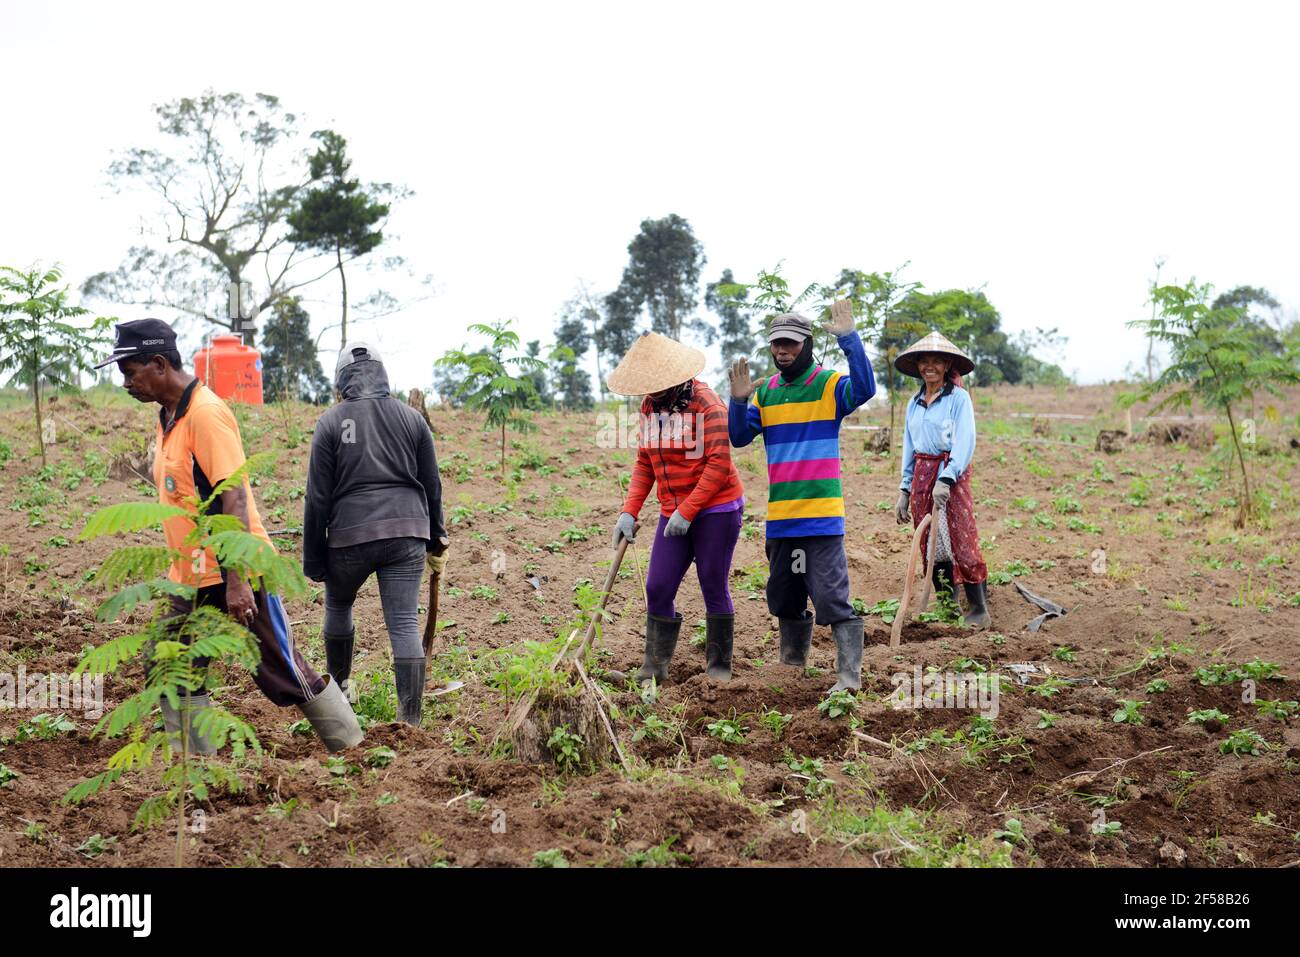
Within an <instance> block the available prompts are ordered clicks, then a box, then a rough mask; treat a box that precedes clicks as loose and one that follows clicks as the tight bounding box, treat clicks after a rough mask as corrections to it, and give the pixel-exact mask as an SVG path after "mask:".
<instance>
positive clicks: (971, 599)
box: [962, 582, 993, 628]
mask: <svg viewBox="0 0 1300 957" xmlns="http://www.w3.org/2000/svg"><path fill="white" fill-rule="evenodd" d="M987 586H988V582H976V583H974V584H972V583H970V582H967V583H966V584H965V585H963V586H962V587H963V589H964V590H965V592H966V606H967V607H966V617H965V618H963V619H962V621H964V622H965V623H966V624H968V625H971V626H972V627H975V628H988V627H989V626H990V625H992V624H993V618H992V616H991V615H989V609H988V590H987Z"/></svg>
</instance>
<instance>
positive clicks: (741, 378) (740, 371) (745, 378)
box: [727, 357, 758, 402]
mask: <svg viewBox="0 0 1300 957" xmlns="http://www.w3.org/2000/svg"><path fill="white" fill-rule="evenodd" d="M727 379H728V380H729V381H730V382H731V397H732V398H733V399H736V400H738V401H740V402H747V401H749V397H750V396H751V395H753V394H754V390H755V389H757V388H758V383H756V382H755V381H754V380H753V379H752V378H750V375H749V360H748V359H746V358H744V357H741V358H739V359H737V360H736V361H735V362H733V363H732V364H731V368H730V369H729V370H728V371H727Z"/></svg>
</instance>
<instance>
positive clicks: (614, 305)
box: [595, 286, 640, 393]
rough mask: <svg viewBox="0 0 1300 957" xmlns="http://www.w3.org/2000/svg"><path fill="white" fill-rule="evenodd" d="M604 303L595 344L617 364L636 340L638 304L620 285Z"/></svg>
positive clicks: (602, 384) (603, 386)
mask: <svg viewBox="0 0 1300 957" xmlns="http://www.w3.org/2000/svg"><path fill="white" fill-rule="evenodd" d="M604 305H605V321H604V322H603V323H602V324H601V326H600V332H599V334H597V335H596V337H595V341H596V346H597V348H599V349H600V351H601V352H603V353H604V354H605V355H607V356H610V357H611V359H612V361H613V363H614V364H615V365H617V364H618V362H619V360H621V359H622V358H623V356H625V355H627V350H629V349H631V348H632V343H633V342H635V341H636V336H637V332H636V320H637V314H638V313H639V312H640V306H639V305H638V304H637V303H636V302H635V301H634V300H633V299H632V297H631V296H630V295H629V294H628V292H627V290H626V289H624V288H623V287H622V286H619V287H618V288H617V289H615V290H614V291H613V292H611V293H609V294H608V295H607V296H605V302H604ZM604 391H605V384H604V383H603V382H602V383H601V392H602V393H603V392H604Z"/></svg>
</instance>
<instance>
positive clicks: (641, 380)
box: [606, 332, 707, 395]
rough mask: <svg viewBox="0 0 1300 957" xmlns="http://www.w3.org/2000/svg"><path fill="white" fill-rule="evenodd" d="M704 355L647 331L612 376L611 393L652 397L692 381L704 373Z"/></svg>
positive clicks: (609, 381)
mask: <svg viewBox="0 0 1300 957" xmlns="http://www.w3.org/2000/svg"><path fill="white" fill-rule="evenodd" d="M706 361H707V360H706V359H705V357H704V353H703V352H701V351H700V350H699V349H692V348H691V347H690V346H686V345H682V344H681V343H680V342H678V341H677V340H676V339H669V338H668V337H667V336H661V335H659V333H657V332H643V333H641V335H640V336H638V337H637V340H636V342H634V343H632V348H631V349H628V350H627V355H625V356H624V357H623V361H622V362H620V363H619V364H618V368H617V369H615V370H614V371H613V372H611V373H610V374H609V379H608V380H606V383H607V384H608V386H609V391H611V392H613V393H616V394H617V395H650V394H652V393H654V392H662V391H663V390H664V389H671V388H672V387H673V386H675V385H681V384H682V383H683V382H690V381H691V380H692V379H694V378H695V377H696V376H697V375H699V374H700V373H701V372H703V371H704V366H705V363H706Z"/></svg>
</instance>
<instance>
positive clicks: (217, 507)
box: [100, 319, 362, 754]
mask: <svg viewBox="0 0 1300 957" xmlns="http://www.w3.org/2000/svg"><path fill="white" fill-rule="evenodd" d="M116 333H117V336H116V342H115V348H114V350H113V355H112V356H110V357H109V358H108V359H107V360H105V361H104V362H102V363H100V365H101V366H104V365H108V364H109V363H112V362H116V363H117V367H118V369H119V370H120V371H121V373H122V379H123V385H124V386H125V388H126V391H127V392H128V393H129V394H130V396H131V397H132V398H133V399H135V400H136V401H137V402H157V403H158V404H159V405H160V406H162V408H161V410H160V411H159V413H158V428H157V445H156V448H157V452H156V456H155V459H154V483H155V484H156V485H157V486H158V500H159V501H160V502H162V503H163V504H164V505H175V506H178V507H181V508H185V509H188V510H189V511H191V512H193V511H195V506H194V502H193V499H194V498H195V497H196V496H197V497H198V498H199V499H200V500H202V499H206V498H208V497H210V496H211V495H212V492H213V490H214V489H215V488H216V487H217V486H218V485H220V484H221V483H222V482H223V481H225V480H226V479H227V478H229V477H230V476H231V475H233V474H234V473H235V471H236V470H237V469H239V468H240V467H241V466H242V465H243V464H244V444H243V441H242V439H241V438H240V435H239V424H238V423H237V422H236V421H235V417H234V415H232V414H231V412H230V409H229V408H227V407H226V404H225V403H224V402H222V401H221V399H220V398H218V397H217V396H216V395H215V394H214V393H213V392H211V391H210V390H209V389H208V388H207V387H206V386H205V385H203V383H201V382H200V381H199V380H198V379H197V378H196V377H195V376H194V375H192V374H191V373H189V372H186V371H185V368H184V366H183V365H182V364H181V356H180V353H179V352H178V351H177V349H176V333H175V332H174V331H173V330H172V328H171V326H169V325H168V324H167V323H165V322H163V321H162V320H160V319H139V320H135V321H132V322H123V323H118V325H117V327H116ZM213 510H214V511H216V512H220V513H221V514H225V515H234V516H236V517H237V518H239V519H240V521H242V522H243V524H244V527H245V528H246V529H247V530H248V531H249V532H251V533H252V534H254V535H256V536H257V537H258V538H261V539H263V540H264V541H265V542H266V543H267V544H268V545H269V544H271V539H270V538H269V537H268V536H267V534H266V529H265V528H264V527H263V526H262V520H261V517H260V516H259V515H258V513H257V504H256V503H255V502H254V501H253V492H252V488H251V487H250V486H249V482H248V479H247V478H245V479H244V481H243V482H242V483H240V484H239V485H237V486H235V487H234V488H231V489H227V490H226V491H224V492H222V493H221V496H220V498H219V499H218V500H217V501H216V502H214V503H213ZM193 528H194V523H193V522H192V521H191V520H189V519H187V518H182V517H179V516H178V517H176V518H172V519H169V520H168V521H167V522H166V523H164V526H163V534H164V536H165V537H166V539H167V545H168V547H169V548H173V549H179V548H181V547H182V546H183V543H184V541H185V538H186V536H187V535H188V534H189V533H190V532H191V531H192V530H193ZM168 577H169V578H170V579H171V580H172V581H174V582H178V583H180V584H183V585H193V586H195V587H197V589H198V603H199V604H203V605H215V606H216V607H218V608H220V609H221V610H223V611H224V612H226V614H228V615H229V616H230V617H231V618H233V619H235V621H237V622H239V623H240V624H241V625H243V626H244V627H245V628H247V629H248V630H249V631H250V632H252V633H253V635H254V636H255V637H256V638H257V642H258V645H259V647H260V649H261V653H262V659H261V663H260V664H259V665H258V668H257V672H256V673H255V674H254V675H253V680H254V681H255V682H256V683H257V686H258V687H259V688H260V689H261V690H262V693H263V694H265V695H266V697H267V698H269V699H270V700H271V702H272V703H273V704H275V705H277V706H279V707H282V708H283V707H287V706H288V705H296V706H297V707H298V708H299V709H301V711H302V713H303V715H304V716H306V718H307V720H308V721H309V722H310V723H311V725H312V727H313V728H314V729H315V730H316V733H317V734H318V735H319V736H320V738H321V740H322V741H323V742H324V743H325V746H326V747H327V748H328V749H329V750H330V751H338V750H341V749H343V748H347V747H351V746H353V745H355V744H358V743H360V741H361V738H362V734H361V728H360V726H359V725H358V724H357V718H356V715H355V714H353V713H352V709H351V707H350V706H349V705H348V702H347V699H346V698H344V696H343V694H342V692H341V691H340V690H339V687H338V685H336V684H335V683H334V682H333V681H330V680H328V679H327V678H322V677H321V676H320V675H318V674H316V672H315V671H313V670H312V668H311V666H310V665H309V664H307V662H306V661H305V660H303V657H302V655H300V654H299V653H298V649H297V648H296V647H295V646H294V641H293V633H292V631H291V630H290V628H289V619H288V616H287V615H286V614H285V613H284V605H283V604H282V603H281V601H280V597H279V596H278V595H273V594H268V593H267V592H266V591H265V590H263V589H262V588H261V587H259V586H260V582H255V583H249V582H247V581H245V580H244V579H243V578H242V577H240V576H238V575H229V574H227V573H226V571H225V570H224V569H222V568H221V566H220V565H219V564H218V562H217V560H216V556H215V555H214V554H213V553H212V551H211V550H204V551H200V550H198V549H194V554H193V555H192V556H191V558H190V559H189V560H177V561H176V562H175V563H173V565H172V567H171V569H170V571H169V573H168ZM172 603H173V606H174V608H175V610H176V612H177V613H178V614H184V613H186V612H188V611H189V608H190V605H189V603H188V602H187V601H185V600H183V599H180V598H173V599H172ZM209 704H210V702H209V699H208V695H207V693H206V692H201V693H196V694H191V695H189V696H188V701H187V702H186V706H187V710H188V712H189V720H190V740H191V741H192V742H193V747H194V750H195V751H198V752H200V753H209V754H210V753H212V747H211V745H210V744H209V743H208V742H207V741H205V740H204V739H203V737H202V736H201V735H199V734H198V733H197V729H196V728H195V726H194V713H195V712H196V711H198V710H199V709H202V708H206V707H208V706H209ZM161 706H162V712H163V723H164V725H165V726H166V727H167V730H168V731H172V732H178V731H179V730H180V727H181V725H180V722H181V715H180V714H179V713H177V712H176V711H175V710H174V709H173V708H172V707H171V706H170V705H169V704H168V703H167V701H166V699H164V700H163V701H162V703H161Z"/></svg>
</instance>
